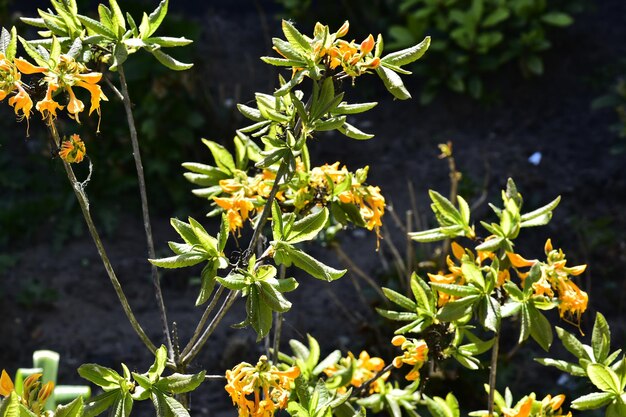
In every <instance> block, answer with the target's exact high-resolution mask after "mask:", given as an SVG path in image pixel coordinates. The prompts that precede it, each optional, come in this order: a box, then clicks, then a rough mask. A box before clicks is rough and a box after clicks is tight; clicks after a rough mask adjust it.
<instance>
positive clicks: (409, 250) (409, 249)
mask: <svg viewBox="0 0 626 417" xmlns="http://www.w3.org/2000/svg"><path fill="white" fill-rule="evenodd" d="M412 223H413V212H412V211H411V210H407V211H406V228H407V230H411V229H412V228H413V224H412ZM414 256H415V253H414V251H413V241H412V240H411V239H409V238H408V237H407V239H406V282H407V286H406V287H407V294H409V292H410V290H411V275H412V274H413V259H414Z"/></svg>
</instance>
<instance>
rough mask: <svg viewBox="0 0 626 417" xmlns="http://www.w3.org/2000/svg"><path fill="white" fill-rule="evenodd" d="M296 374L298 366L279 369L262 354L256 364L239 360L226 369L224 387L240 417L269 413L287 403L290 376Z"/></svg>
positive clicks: (252, 416) (298, 371)
mask: <svg viewBox="0 0 626 417" xmlns="http://www.w3.org/2000/svg"><path fill="white" fill-rule="evenodd" d="M299 375H300V369H299V368H298V367H291V368H289V369H287V370H286V371H279V370H278V368H276V367H275V366H274V365H271V364H270V363H269V362H268V360H267V357H266V356H261V357H260V358H259V361H258V363H257V364H256V366H252V365H250V364H249V363H246V362H242V363H240V364H239V365H237V366H235V367H234V368H233V369H232V370H228V371H226V381H227V384H226V386H225V389H226V392H228V394H229V395H230V397H231V399H232V400H233V404H234V405H236V406H237V408H238V411H239V417H272V416H273V415H274V413H275V411H276V410H278V409H282V408H285V407H286V406H287V401H288V400H289V392H290V391H291V388H292V385H293V380H294V379H295V378H297V377H298V376H299ZM261 395H263V400H261Z"/></svg>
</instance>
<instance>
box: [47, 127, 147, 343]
mask: <svg viewBox="0 0 626 417" xmlns="http://www.w3.org/2000/svg"><path fill="white" fill-rule="evenodd" d="M48 129H49V131H50V134H51V135H52V138H53V140H54V142H55V144H56V145H57V147H58V146H59V145H60V144H61V137H60V136H59V132H58V131H57V129H56V126H55V125H54V123H53V122H50V123H49V124H48ZM62 162H63V168H65V173H66V174H67V179H68V180H69V182H70V185H71V186H72V189H73V190H74V194H75V195H76V200H78V204H79V205H80V210H81V212H82V214H83V217H84V218H85V222H86V223H87V228H88V229H89V233H90V234H91V238H92V239H93V241H94V243H95V245H96V249H97V250H98V254H99V255H100V259H102V263H103V264H104V269H105V270H106V272H107V275H108V276H109V279H110V280H111V284H113V288H114V289H115V294H117V298H118V299H119V301H120V303H121V304H122V308H123V309H124V313H126V317H127V318H128V321H129V322H130V324H131V326H132V327H133V329H134V330H135V332H136V333H137V335H138V336H139V338H140V339H141V341H142V342H143V343H144V344H145V345H146V347H147V348H148V350H150V352H152V354H154V353H155V352H156V350H157V348H156V346H155V345H154V343H152V341H151V340H150V338H149V337H148V335H147V334H146V332H145V331H144V330H143V328H142V327H141V325H140V324H139V322H138V321H137V318H136V317H135V314H134V313H133V311H132V309H131V307H130V304H129V303H128V299H127V298H126V294H124V290H123V289H122V285H121V284H120V282H119V280H118V279H117V276H116V275H115V271H114V270H113V266H112V265H111V261H110V260H109V257H108V255H107V253H106V250H105V249H104V245H103V244H102V240H101V239H100V235H99V234H98V231H97V229H96V225H95V224H94V222H93V219H92V218H91V213H90V212H89V199H88V198H87V194H86V193H85V191H84V190H83V186H82V184H81V183H79V182H78V180H77V179H76V175H75V174H74V170H73V169H72V167H71V166H70V164H69V163H68V162H66V161H65V160H62Z"/></svg>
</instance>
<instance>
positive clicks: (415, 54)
mask: <svg viewBox="0 0 626 417" xmlns="http://www.w3.org/2000/svg"><path fill="white" fill-rule="evenodd" d="M429 46H430V36H427V37H425V38H424V40H423V41H421V42H420V43H418V44H417V45H415V46H412V47H410V48H407V49H403V50H401V51H397V52H393V53H390V54H389V55H386V56H385V57H383V58H382V59H381V63H382V64H383V65H384V64H389V65H393V66H397V67H401V66H403V65H406V64H410V63H411V62H414V61H417V60H418V59H420V58H421V57H422V56H423V55H424V54H425V53H426V51H427V50H428V47H429Z"/></svg>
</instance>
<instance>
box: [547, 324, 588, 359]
mask: <svg viewBox="0 0 626 417" xmlns="http://www.w3.org/2000/svg"><path fill="white" fill-rule="evenodd" d="M555 329H556V334H557V336H558V337H559V339H561V343H563V347H565V349H567V351H568V352H569V353H571V354H572V355H574V356H576V357H577V358H578V359H588V360H591V357H590V356H589V354H588V353H587V351H586V350H585V348H584V347H583V344H582V343H580V341H579V340H578V339H576V337H575V336H574V335H573V334H571V333H569V332H567V331H566V330H564V329H562V328H560V327H558V326H557V327H556V328H555Z"/></svg>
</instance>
